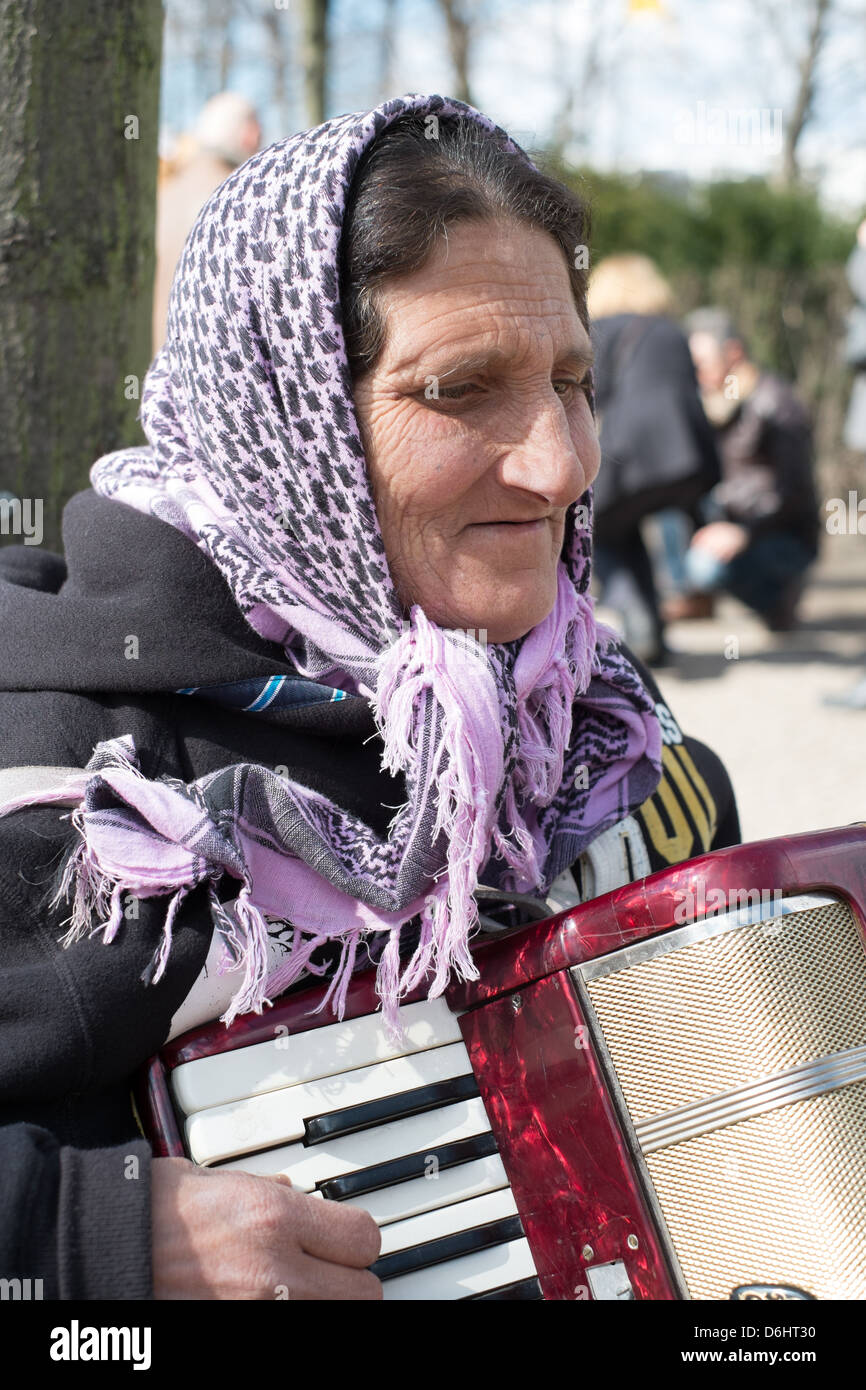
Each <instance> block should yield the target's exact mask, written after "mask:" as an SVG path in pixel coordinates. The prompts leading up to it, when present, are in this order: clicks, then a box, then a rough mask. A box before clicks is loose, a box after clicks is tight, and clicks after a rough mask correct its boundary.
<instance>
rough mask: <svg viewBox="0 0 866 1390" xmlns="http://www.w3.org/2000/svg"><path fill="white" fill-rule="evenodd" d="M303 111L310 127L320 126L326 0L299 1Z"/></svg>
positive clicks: (323, 100) (325, 67)
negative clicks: (301, 21) (301, 32)
mask: <svg viewBox="0 0 866 1390" xmlns="http://www.w3.org/2000/svg"><path fill="white" fill-rule="evenodd" d="M301 8H302V19H303V63H304V110H305V112H306V117H307V123H308V124H309V125H310V126H315V125H321V123H322V121H323V120H324V119H325V107H326V105H327V72H328V0H303V4H302V7H301Z"/></svg>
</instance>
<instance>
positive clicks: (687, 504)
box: [589, 255, 720, 665]
mask: <svg viewBox="0 0 866 1390" xmlns="http://www.w3.org/2000/svg"><path fill="white" fill-rule="evenodd" d="M589 303H590V312H591V314H592V318H593V330H592V333H593V343H594V345H595V352H596V361H595V378H596V391H597V397H596V403H597V409H598V414H599V419H600V437H601V447H602V466H601V469H600V472H599V477H598V481H597V482H596V485H595V490H594V499H595V547H594V554H595V569H596V574H597V576H598V578H599V579H600V581H601V586H602V600H603V602H605V603H606V604H609V605H610V606H611V607H613V608H614V609H616V610H617V611H618V612H619V613H620V615H621V617H622V620H623V625H624V630H625V639H626V641H627V642H628V644H629V646H630V647H631V648H632V649H633V650H634V651H635V652H636V653H637V655H638V656H640V657H642V658H643V659H644V660H646V661H648V662H649V663H650V664H651V665H656V664H661V663H663V662H664V661H665V659H666V657H667V649H666V645H665V638H664V626H665V625H664V617H663V614H662V611H661V608H660V604H659V598H658V594H657V591H656V582H655V576H654V574H653V566H652V562H651V560H650V557H649V554H648V552H647V548H646V545H645V543H644V538H643V535H642V534H641V523H642V522H643V521H645V520H646V518H647V517H649V516H651V515H653V514H654V513H657V512H665V513H666V512H668V511H669V509H676V511H678V512H680V513H684V514H685V515H686V516H690V515H692V514H693V513H694V510H695V507H696V505H697V502H698V501H699V499H700V498H701V497H702V496H703V495H704V494H705V493H706V492H708V491H709V489H710V488H712V487H713V486H714V484H715V483H717V482H718V480H719V476H720V474H719V460H718V456H717V453H716V446H715V442H714V439H713V432H712V430H711V428H710V426H709V424H708V423H707V420H706V417H705V415H704V412H703V409H702V406H701V401H700V397H699V395H698V387H697V381H696V379H695V371H694V367H693V365H692V361H691V357H690V356H689V350H688V345H687V342H686V339H685V336H684V334H683V332H682V330H681V329H680V327H679V326H678V324H677V323H675V322H674V320H673V319H672V318H671V317H670V313H671V311H672V307H673V295H672V293H671V291H670V287H669V286H668V285H667V282H666V281H665V280H664V279H663V278H662V276H661V275H660V274H659V272H658V270H657V269H656V267H655V266H654V265H653V263H652V262H651V261H650V260H649V259H648V258H647V257H645V256H637V255H622V256H609V257H607V259H606V260H604V261H602V262H601V263H600V264H599V266H598V268H597V269H596V271H595V272H594V274H593V277H592V281H591V284H590V296H589Z"/></svg>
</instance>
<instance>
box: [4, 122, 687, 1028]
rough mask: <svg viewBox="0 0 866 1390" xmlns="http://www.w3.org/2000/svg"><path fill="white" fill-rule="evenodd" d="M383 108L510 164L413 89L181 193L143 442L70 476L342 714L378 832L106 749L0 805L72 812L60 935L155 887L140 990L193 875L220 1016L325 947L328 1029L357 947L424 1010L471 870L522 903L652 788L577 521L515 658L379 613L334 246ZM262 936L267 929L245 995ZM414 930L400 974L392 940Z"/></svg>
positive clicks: (455, 962)
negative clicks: (324, 692) (80, 477)
mask: <svg viewBox="0 0 866 1390" xmlns="http://www.w3.org/2000/svg"><path fill="white" fill-rule="evenodd" d="M411 110H414V111H417V112H420V113H424V114H430V115H437V116H458V117H460V118H462V119H464V120H471V121H475V122H477V123H478V124H479V125H480V126H482V127H483V128H484V129H485V130H486V131H488V132H489V133H490V134H491V137H492V138H494V139H495V140H497V141H500V142H502V143H503V144H504V146H505V147H506V148H507V149H508V150H509V151H510V152H511V153H513V154H514V155H515V157H516V158H524V159H525V158H526V156H525V155H524V154H523V152H522V151H521V150H520V149H519V147H517V146H516V145H514V144H513V143H512V142H511V141H510V140H509V139H508V137H507V136H506V134H505V133H504V132H503V131H502V130H500V129H499V128H498V127H497V126H495V125H494V124H493V123H492V122H491V121H489V120H488V119H487V118H486V117H485V116H483V115H481V114H480V113H479V112H478V111H475V110H474V109H473V108H471V107H468V106H465V105H463V104H462V103H460V102H457V101H451V100H445V99H442V98H441V97H420V96H419V97H415V96H413V97H407V98H404V99H401V100H394V101H389V102H388V103H386V104H385V105H383V106H381V107H378V108H377V109H376V110H374V111H370V112H368V113H367V114H365V115H349V116H343V117H341V118H339V119H336V120H332V121H328V122H326V123H325V124H324V125H322V126H319V127H318V128H317V129H315V130H312V131H308V132H306V133H303V134H300V135H296V136H292V137H291V138H290V139H287V140H283V141H281V142H279V143H278V144H275V145H272V146H270V147H269V148H268V149H265V150H263V151H262V152H261V153H260V154H258V155H256V156H255V157H254V158H252V159H250V160H249V161H248V162H247V163H246V164H244V165H242V166H241V168H239V169H238V170H237V171H236V172H235V173H234V174H233V175H232V176H231V177H230V178H229V179H228V180H227V181H226V182H225V183H224V184H223V185H222V186H221V187H220V188H219V189H218V190H217V192H216V193H215V194H214V195H213V197H212V198H211V199H210V201H209V202H208V203H207V205H206V206H205V208H204V210H203V211H202V213H201V214H200V216H199V218H198V221H197V222H196V225H195V227H194V229H193V231H192V233H191V235H190V237H189V240H188V242H187V245H186V249H185V251H184V253H183V257H182V260H181V263H180V266H179V269H178V272H177V274H176V276H175V281H174V287H173V291H172V298H171V305H170V310H169V322H168V336H167V341H166V344H165V346H164V347H163V348H162V350H161V351H160V352H159V354H158V356H157V357H156V358H155V360H154V362H153V364H152V366H151V368H150V371H149V372H148V375H147V378H146V381H145V386H144V392H143V399H142V410H141V419H142V423H143V426H144V430H145V433H146V435H147V438H148V440H149V442H150V443H149V447H148V448H138V449H125V450H122V451H120V452H116V453H112V454H109V455H107V456H105V457H104V458H102V459H100V460H99V461H98V462H97V463H96V464H95V465H94V467H93V469H92V472H91V480H92V483H93V486H94V488H95V489H96V490H97V492H100V493H102V494H103V495H104V496H106V497H110V498H116V499H117V500H118V501H120V502H122V503H125V504H126V505H128V506H131V507H135V508H138V509H140V510H142V511H145V512H149V513H151V514H153V515H154V516H156V517H159V518H161V519H162V520H163V521H165V522H166V523H168V524H169V525H171V526H175V527H177V528H178V529H179V530H181V531H182V532H183V533H184V534H185V535H186V536H188V537H189V539H190V540H191V541H192V542H193V543H194V544H195V545H197V546H199V547H200V548H201V549H202V550H203V551H204V552H205V554H206V555H207V556H209V558H210V559H211V560H212V562H213V563H214V564H215V565H216V566H217V567H218V569H219V570H220V571H221V573H222V574H223V576H224V577H225V579H226V580H227V582H228V584H229V585H230V587H231V590H232V593H233V594H234V596H235V598H236V600H237V603H238V605H239V607H240V609H241V611H242V613H243V614H244V616H245V618H246V619H247V621H248V622H249V623H250V625H251V626H252V627H253V628H254V629H255V631H256V632H258V633H260V634H261V635H262V636H263V637H265V638H266V639H268V640H271V641H274V642H277V643H280V644H282V645H283V647H284V649H285V653H286V657H287V659H288V661H289V663H290V664H291V667H292V668H293V670H294V671H296V672H297V673H298V675H299V676H303V677H305V678H307V679H310V680H314V681H317V682H321V683H322V684H323V685H325V686H332V687H334V688H335V689H337V690H343V691H347V692H350V693H352V694H361V695H362V696H365V697H366V698H367V699H369V701H370V702H371V705H372V708H373V710H374V712H375V716H376V720H377V724H378V727H379V730H380V732H381V735H382V739H383V742H384V755H383V764H384V765H385V766H386V767H387V768H388V769H389V770H391V771H392V772H399V771H402V772H403V773H404V774H405V783H406V789H407V801H406V804H405V805H404V806H402V807H401V808H399V809H398V810H397V811H396V813H395V815H394V818H393V821H392V823H391V827H390V832H389V834H388V837H387V839H382V838H380V837H379V836H378V835H377V834H376V833H375V832H374V831H373V830H371V829H370V828H369V827H368V826H367V825H365V824H364V823H363V822H362V821H360V820H359V819H358V818H357V817H356V816H353V815H350V814H349V813H348V812H346V811H344V810H342V809H341V808H340V807H339V806H337V805H335V804H333V803H332V802H330V801H328V800H326V799H325V798H324V797H322V796H320V795H318V794H316V793H315V792H313V791H311V790H309V789H307V788H306V787H303V786H301V785H299V784H298V783H296V782H293V781H291V780H289V779H287V778H286V777H284V776H282V775H280V774H279V773H278V772H277V771H275V770H274V769H271V768H268V767H265V766H262V765H250V764H244V765H236V766H232V767H227V768H225V769H223V770H222V771H219V772H216V773H213V774H210V775H208V776H206V777H202V778H200V779H199V780H198V781H196V782H192V783H190V784H188V785H185V784H183V783H182V782H178V781H176V780H173V779H168V778H161V779H157V780H155V781H148V780H146V779H145V778H144V776H143V775H142V774H141V772H140V770H139V768H138V763H137V758H136V752H135V748H134V747H133V745H132V740H131V739H130V738H120V739H116V740H112V741H110V742H107V743H102V744H100V745H99V746H98V747H97V749H96V751H95V753H94V756H93V758H92V759H91V762H90V763H89V764H88V767H87V769H86V770H85V771H83V772H82V773H81V774H79V776H78V778H77V779H73V780H72V782H71V783H70V782H67V783H66V784H64V786H63V787H62V788H57V789H56V790H55V791H54V792H49V793H47V794H45V793H43V794H42V795H40V796H38V797H33V798H19V799H18V800H17V801H16V802H15V803H12V804H7V806H6V807H5V808H3V811H2V813H3V814H5V813H6V811H8V810H11V809H14V807H15V806H19V805H21V804H24V803H25V801H32V800H39V801H50V800H51V799H52V797H53V798H54V799H57V800H59V799H61V798H62V796H63V795H66V796H68V795H69V791H70V787H72V790H73V793H74V795H75V797H76V799H77V798H78V797H79V795H80V801H78V804H77V805H76V807H75V809H74V810H73V812H72V820H73V823H74V825H75V826H76V828H77V830H78V832H79V839H78V843H77V847H76V849H75V851H74V852H73V854H72V856H71V858H70V860H69V861H68V863H67V865H66V870H65V874H64V879H63V885H62V893H70V892H71V893H72V894H73V895H74V896H73V912H72V917H71V927H70V931H69V933H68V935H67V937H66V938H65V940H66V941H71V940H74V939H76V938H77V937H79V936H81V935H82V934H84V933H86V932H89V931H96V930H101V931H102V932H103V933H104V936H105V939H106V940H111V939H112V937H113V936H114V935H115V933H116V932H117V931H118V929H119V927H120V924H121V921H122V920H123V910H122V897H123V895H124V894H125V893H131V894H133V895H135V896H139V897H149V896H154V895H158V894H166V895H171V900H170V903H169V905H168V909H167V913H166V920H165V928H164V934H163V940H162V942H161V946H160V949H159V952H158V955H157V958H156V960H155V962H154V978H157V979H158V978H159V976H160V974H161V973H162V971H163V969H164V967H165V963H166V959H167V956H168V952H169V950H170V946H171V935H172V923H173V921H174V918H175V915H176V913H177V909H178V906H179V904H180V902H181V901H182V900H183V898H184V896H185V895H186V894H187V893H188V892H190V891H191V890H192V889H193V888H194V887H195V886H196V885H197V884H199V883H201V882H202V881H208V882H209V884H210V900H211V904H212V912H213V917H214V922H215V925H216V927H217V928H218V930H219V931H220V933H221V934H222V936H223V939H224V941H225V945H226V956H225V960H224V968H225V969H232V970H234V969H238V968H241V969H242V970H243V980H242V984H241V986H240V988H239V990H238V992H237V994H236V995H235V997H234V999H233V1001H232V1004H231V1007H230V1008H229V1010H228V1012H227V1014H226V1015H225V1017H226V1020H227V1021H231V1019H232V1018H233V1017H234V1016H235V1015H236V1014H237V1013H240V1012H246V1011H249V1010H252V1009H255V1010H260V1009H261V1008H262V1006H263V1004H264V1003H265V1002H266V1000H267V998H268V996H269V995H275V994H276V993H278V992H279V991H281V990H282V989H285V988H286V987H287V986H288V985H289V984H290V983H292V981H293V980H295V979H297V978H298V977H299V976H300V975H301V974H302V973H303V972H304V970H305V969H306V968H307V966H308V964H309V962H310V956H311V954H312V953H313V952H314V951H315V950H316V948H317V947H318V946H320V945H321V944H322V943H323V942H325V941H336V942H337V943H339V944H340V946H341V955H340V961H339V966H338V969H337V971H336V973H335V976H334V979H333V981H332V983H331V988H330V990H329V997H330V996H333V998H332V1002H333V1005H334V1007H335V1008H336V1010H337V1012H340V1011H341V1009H342V1004H343V1000H344V998H345V991H346V988H347V985H348V981H349V978H350V976H351V973H352V970H353V968H354V967H355V965H356V963H360V961H358V962H356V956H357V953H358V950H359V947H360V946H361V945H362V943H364V942H365V941H366V940H367V939H368V938H369V937H370V936H372V934H374V933H381V932H387V933H389V936H388V938H387V944H386V945H385V948H384V950H383V951H382V952H381V954H380V956H379V963H378V975H377V984H378V989H379V994H380V997H381V999H382V1001H383V1006H384V1013H385V1017H386V1019H387V1020H388V1022H389V1025H394V1023H395V1020H396V1018H397V1006H398V1003H399V1000H400V998H401V997H402V996H403V995H404V994H405V993H406V992H407V991H408V990H409V989H411V988H413V987H414V986H415V985H416V984H417V983H418V982H419V981H421V980H422V979H427V980H429V984H430V995H431V997H432V996H435V995H437V994H439V993H440V992H441V991H442V990H443V989H444V987H445V985H446V983H447V982H448V979H449V976H450V974H451V972H452V971H454V972H456V974H457V975H458V976H460V977H461V978H464V979H465V978H474V977H475V976H476V975H477V970H476V967H475V965H474V963H473V960H472V957H471V955H470V953H469V950H468V941H469V938H470V934H471V933H472V931H473V927H474V926H475V925H476V924H477V909H476V905H475V901H474V896H473V895H474V892H475V889H476V886H477V884H478V882H479V879H480V878H481V879H483V881H485V882H487V883H494V884H499V885H500V886H504V885H508V886H511V887H514V888H516V889H523V890H531V889H541V890H542V891H543V890H545V889H546V888H547V887H548V886H549V885H550V884H551V883H552V881H553V880H554V879H555V878H556V877H557V876H558V875H559V874H560V873H561V872H562V871H563V870H564V869H565V868H567V867H568V866H570V865H571V864H573V863H574V861H575V860H576V859H577V857H578V856H579V855H580V853H581V852H582V851H583V849H584V848H585V847H586V846H587V845H588V844H589V843H590V842H591V841H592V840H594V839H595V838H596V837H597V836H598V835H599V834H600V833H601V832H602V831H603V830H605V829H606V828H607V827H608V826H610V825H612V824H615V823H616V822H617V821H619V820H621V819H622V818H623V817H624V816H626V815H628V814H629V812H631V811H632V810H634V809H635V808H636V807H637V806H639V805H640V804H641V803H642V802H643V801H644V800H645V799H646V798H647V797H648V796H649V795H650V794H651V793H652V791H653V790H654V788H655V786H656V784H657V782H658V779H659V775H660V735H659V728H658V722H657V719H656V717H655V715H654V713H653V706H652V701H651V700H650V698H649V695H648V694H647V692H646V691H645V689H644V687H643V685H642V684H641V682H640V680H639V678H638V676H637V675H636V673H635V671H634V669H633V668H632V666H631V665H630V664H629V663H628V662H627V661H626V659H625V658H624V657H623V656H622V655H621V654H620V653H619V651H618V650H617V648H616V646H615V644H614V642H613V640H612V635H611V634H609V633H607V632H606V631H603V630H601V629H597V627H596V624H595V620H594V617H593V611H592V603H591V600H590V599H589V598H588V597H587V590H588V587H589V579H590V531H589V529H588V528H587V527H586V526H583V527H579V526H578V525H576V524H575V512H576V509H575V508H572V512H571V515H570V516H569V517H568V518H567V524H566V536H565V542H564V545H563V552H562V558H561V561H560V565H559V583H558V596H557V601H556V604H555V607H554V609H553V611H552V612H551V613H550V615H549V616H548V617H547V618H546V619H545V620H544V622H542V623H540V624H539V625H538V626H537V627H536V628H534V629H533V630H532V631H531V632H529V633H528V634H527V635H526V636H525V637H523V638H522V639H520V640H519V641H516V642H512V643H508V644H504V645H491V646H483V645H481V644H480V643H479V642H478V641H476V640H475V639H474V637H473V636H472V634H469V633H461V632H457V631H450V630H445V629H442V628H440V627H437V626H436V625H435V624H433V623H431V622H429V621H428V619H427V618H426V616H425V615H424V613H423V612H422V611H421V610H420V609H419V608H414V609H413V610H412V611H411V613H410V614H409V615H408V621H407V615H406V614H404V613H403V611H402V610H401V607H400V604H399V603H398V600H397V598H396V595H395V591H394V588H393V585H392V582H391V577H390V574H389V571H388V565H387V562H386V558H385V552H384V547H383V543H382V537H381V534H380V531H379V526H378V523H377V519H376V513H375V510H374V506H373V502H372V498H371V494H370V489H369V485H368V480H367V474H366V467H365V460H364V452H363V449H362V446H361V440H360V436H359V432H358V425H357V422H356V419H355V414H354V409H353V400H352V388H351V379H350V374H349V369H348V365H347V360H346V353H345V348H344V343H343V336H342V330H341V327H340V309H339V299H338V244H339V238H340V231H341V226H342V222H343V214H344V208H345V205H346V199H347V194H348V190H349V186H350V183H351V181H352V177H353V174H354V172H355V169H356V166H357V163H358V160H359V158H360V156H361V154H362V152H363V151H364V150H365V149H366V148H367V146H368V145H369V144H370V143H371V142H372V141H373V140H375V139H376V137H377V135H378V134H379V133H380V132H381V131H382V130H383V129H384V128H385V127H386V126H387V125H388V124H389V123H390V122H391V121H393V120H394V119H395V118H396V117H397V116H400V115H401V114H402V113H404V112H407V111H411ZM581 500H582V502H583V505H584V506H585V507H586V506H588V505H589V495H588V494H587V496H586V497H584V498H583V499H581ZM195 676H196V673H195V672H194V671H191V672H190V685H191V686H192V685H193V684H194V682H195ZM335 756H336V754H335ZM278 761H279V760H278V755H275V766H278ZM223 874H229V875H231V876H232V877H233V878H235V879H237V880H238V883H239V885H240V888H239V895H238V897H237V900H236V902H234V903H233V904H232V905H231V906H224V905H223V904H222V903H221V902H220V900H219V898H218V896H217V892H216V883H217V881H218V880H219V879H220V878H221V877H222V875H223ZM268 918H271V919H277V920H284V919H288V920H289V921H290V922H291V923H292V925H293V927H294V946H293V950H292V951H291V953H290V955H289V956H288V958H287V961H286V962H285V963H284V964H283V965H282V966H281V967H280V968H279V970H278V971H277V973H276V975H273V974H272V975H271V976H270V977H269V976H268V966H267V940H268V920H267V919H268ZM415 919H419V920H420V937H419V939H418V943H417V946H416V948H415V950H414V952H413V953H412V954H411V956H410V958H409V959H408V961H406V960H404V959H402V958H401V951H400V933H401V928H403V927H404V926H405V925H406V924H407V923H409V922H410V921H413V920H415Z"/></svg>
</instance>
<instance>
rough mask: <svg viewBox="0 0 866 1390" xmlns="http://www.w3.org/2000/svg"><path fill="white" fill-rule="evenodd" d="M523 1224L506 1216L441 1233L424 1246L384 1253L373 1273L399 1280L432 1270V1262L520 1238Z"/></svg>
mask: <svg viewBox="0 0 866 1390" xmlns="http://www.w3.org/2000/svg"><path fill="white" fill-rule="evenodd" d="M522 1235H523V1227H522V1225H521V1224H520V1217H519V1216H503V1217H500V1219H499V1220H498V1221H488V1222H487V1224H486V1225H484V1226H472V1227H470V1228H469V1230H466V1231H454V1233H453V1234H452V1235H448V1236H439V1237H437V1239H435V1240H428V1241H425V1242H424V1243H423V1245H413V1246H410V1247H409V1248H408V1249H406V1250H395V1251H394V1253H393V1254H392V1255H382V1256H381V1257H380V1258H379V1259H378V1260H377V1261H376V1263H375V1264H374V1265H371V1266H370V1268H371V1269H372V1271H373V1273H374V1274H375V1275H377V1276H378V1278H379V1279H395V1278H396V1277H397V1275H398V1274H411V1273H413V1271H414V1270H416V1269H429V1268H430V1266H431V1265H439V1264H442V1263H443V1262H444V1261H445V1260H455V1259H456V1258H457V1256H458V1255H471V1254H472V1253H473V1251H475V1250H487V1249H489V1247H490V1246H491V1245H504V1244H505V1243H506V1241H509V1240H520V1238H521V1236H522Z"/></svg>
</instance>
